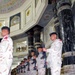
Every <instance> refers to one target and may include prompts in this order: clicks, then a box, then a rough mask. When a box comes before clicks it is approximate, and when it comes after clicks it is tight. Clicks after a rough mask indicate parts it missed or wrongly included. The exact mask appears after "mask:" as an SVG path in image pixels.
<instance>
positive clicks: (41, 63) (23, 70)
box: [17, 32, 63, 75]
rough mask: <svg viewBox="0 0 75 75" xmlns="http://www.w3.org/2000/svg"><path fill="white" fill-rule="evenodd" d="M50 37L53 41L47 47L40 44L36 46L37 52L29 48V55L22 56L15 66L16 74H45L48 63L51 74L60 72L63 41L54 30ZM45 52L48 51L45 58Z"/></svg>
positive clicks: (58, 74)
mask: <svg viewBox="0 0 75 75" xmlns="http://www.w3.org/2000/svg"><path fill="white" fill-rule="evenodd" d="M50 39H51V40H52V41H53V43H52V44H51V47H50V48H49V49H46V48H45V47H44V48H43V46H40V47H38V48H37V53H36V52H35V51H34V50H31V52H30V56H28V58H24V60H23V61H22V62H21V63H20V65H19V66H17V74H18V75H45V73H46V67H47V65H48V64H49V67H50V71H51V75H60V74H61V64H62V58H61V55H62V45H63V43H62V40H60V39H58V36H57V33H56V32H53V33H51V34H50ZM46 53H48V56H47V59H46ZM36 54H37V55H36Z"/></svg>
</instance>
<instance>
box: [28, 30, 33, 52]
mask: <svg viewBox="0 0 75 75" xmlns="http://www.w3.org/2000/svg"><path fill="white" fill-rule="evenodd" d="M27 34H28V51H29V52H30V51H31V50H33V49H34V43H33V31H32V30H30V31H28V32H27Z"/></svg>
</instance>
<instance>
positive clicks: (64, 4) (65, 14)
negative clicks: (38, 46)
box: [57, 0, 75, 75]
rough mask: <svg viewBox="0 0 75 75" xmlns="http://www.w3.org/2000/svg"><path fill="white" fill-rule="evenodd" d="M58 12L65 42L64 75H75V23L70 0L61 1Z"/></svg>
mask: <svg viewBox="0 0 75 75" xmlns="http://www.w3.org/2000/svg"><path fill="white" fill-rule="evenodd" d="M57 10H58V11H57V15H58V18H59V23H60V25H59V28H60V33H61V34H60V37H61V38H62V41H63V67H62V68H63V72H64V74H63V75H75V50H74V45H75V44H74V22H73V16H72V10H71V2H70V0H60V1H59V2H58V3H57Z"/></svg>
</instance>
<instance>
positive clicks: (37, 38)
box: [33, 26, 41, 49]
mask: <svg viewBox="0 0 75 75" xmlns="http://www.w3.org/2000/svg"><path fill="white" fill-rule="evenodd" d="M33 31H34V46H35V48H36V49H37V47H39V46H40V45H41V40H40V37H41V36H40V35H41V27H40V26H35V27H34V28H33Z"/></svg>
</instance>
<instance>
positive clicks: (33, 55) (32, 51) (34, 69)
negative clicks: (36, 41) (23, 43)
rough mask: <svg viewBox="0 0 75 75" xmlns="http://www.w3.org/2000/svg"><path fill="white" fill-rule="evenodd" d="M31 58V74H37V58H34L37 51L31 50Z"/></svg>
mask: <svg viewBox="0 0 75 75" xmlns="http://www.w3.org/2000/svg"><path fill="white" fill-rule="evenodd" d="M30 55H31V59H30V62H29V64H30V73H31V75H36V74H37V70H36V59H35V58H34V57H35V51H34V50H31V53H30Z"/></svg>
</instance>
